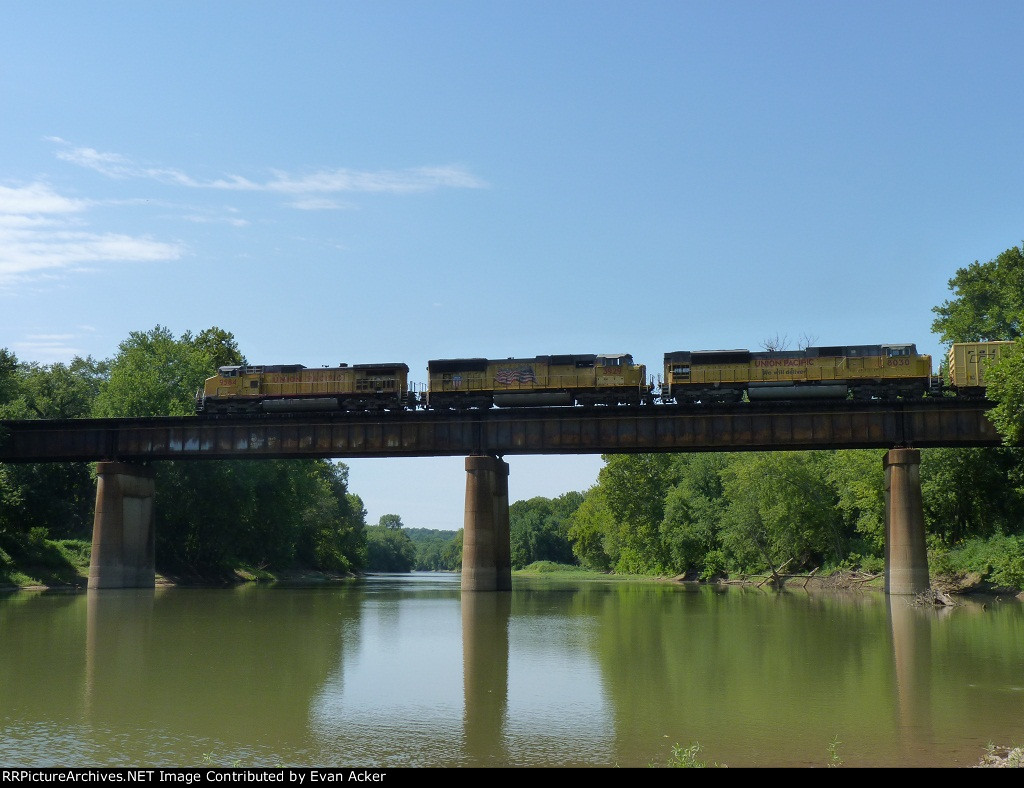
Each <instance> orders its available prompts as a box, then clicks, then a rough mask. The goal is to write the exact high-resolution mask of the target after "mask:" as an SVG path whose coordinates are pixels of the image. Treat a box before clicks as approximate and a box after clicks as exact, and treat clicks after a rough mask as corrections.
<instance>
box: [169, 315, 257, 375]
mask: <svg viewBox="0 0 1024 788" xmlns="http://www.w3.org/2000/svg"><path fill="white" fill-rule="evenodd" d="M182 341H184V342H186V343H188V344H189V345H191V346H192V347H194V348H195V349H196V350H199V351H201V352H203V353H205V354H206V355H207V356H209V358H210V362H211V364H212V365H213V369H214V370H216V369H217V368H218V367H231V366H235V365H238V364H245V363H247V362H246V360H245V356H243V355H242V351H241V350H239V349H238V342H236V341H235V336H234V334H232V333H230V332H229V331H225V330H224V329H222V328H218V327H217V326H213V327H212V328H207V329H204V330H203V331H200V332H199V333H198V334H196V335H195V336H194V337H193V336H192V334H191V333H190V332H188V331H186V332H185V334H184V335H182Z"/></svg>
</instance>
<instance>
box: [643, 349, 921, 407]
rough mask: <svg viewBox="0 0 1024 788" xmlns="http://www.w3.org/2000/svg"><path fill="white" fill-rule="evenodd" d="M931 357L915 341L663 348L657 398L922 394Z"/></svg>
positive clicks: (683, 400)
mask: <svg viewBox="0 0 1024 788" xmlns="http://www.w3.org/2000/svg"><path fill="white" fill-rule="evenodd" d="M931 370H932V360H931V356H927V355H920V354H918V352H917V347H916V346H915V345H913V344H893V345H844V346H830V347H809V348H805V349H804V350H780V351H765V352H752V351H749V350H701V351H688V350H684V351H676V352H673V353H666V354H665V372H664V380H663V382H662V385H661V395H660V399H661V402H662V403H664V404H676V405H683V404H692V403H696V402H701V403H709V402H739V401H740V400H741V399H742V398H743V396H744V395H746V397H747V399H749V400H751V401H756V400H768V399H772V400H790V399H807V398H814V399H820V398H846V397H849V396H851V395H852V396H853V397H854V398H855V399H896V398H897V397H914V398H916V397H922V396H924V395H925V394H926V393H927V392H928V391H929V389H931V388H932V386H933V383H932V375H931Z"/></svg>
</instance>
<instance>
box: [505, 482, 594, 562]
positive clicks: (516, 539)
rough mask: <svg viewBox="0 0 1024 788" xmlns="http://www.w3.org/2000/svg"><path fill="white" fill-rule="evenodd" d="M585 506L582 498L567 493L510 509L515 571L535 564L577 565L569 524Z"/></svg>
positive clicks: (519, 504)
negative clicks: (574, 515)
mask: <svg viewBox="0 0 1024 788" xmlns="http://www.w3.org/2000/svg"><path fill="white" fill-rule="evenodd" d="M582 502H583V494H582V493H578V492H568V493H565V494H563V495H561V496H559V497H558V498H554V499H551V498H542V497H537V498H531V499H530V500H528V501H516V502H515V503H513V504H512V505H511V506H510V507H509V535H510V542H511V544H510V546H511V558H512V568H513V569H522V568H524V567H526V566H529V565H530V564H532V563H533V562H535V561H554V562H555V563H560V564H574V563H576V559H575V556H574V555H573V550H572V544H571V543H570V541H569V522H570V518H571V516H572V514H573V513H574V512H575V511H576V510H577V509H578V508H579V507H580V504H581V503H582Z"/></svg>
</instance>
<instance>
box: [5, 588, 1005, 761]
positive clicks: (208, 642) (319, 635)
mask: <svg viewBox="0 0 1024 788" xmlns="http://www.w3.org/2000/svg"><path fill="white" fill-rule="evenodd" d="M985 602H986V603H985V604H982V602H980V601H973V602H972V601H968V600H964V601H962V602H961V604H959V605H957V606H956V607H953V608H942V609H933V608H931V607H917V606H914V605H912V604H911V603H910V600H907V599H901V598H892V599H887V598H886V597H884V596H882V595H881V594H877V593H874V592H861V593H856V592H851V593H841V592H824V591H817V592H805V591H801V590H791V591H785V592H774V591H766V590H762V589H751V588H736V587H709V586H703V587H700V586H689V585H678V584H671V583H657V582H628V581H617V580H608V581H580V582H571V583H570V582H566V581H550V580H544V579H543V578H525V577H519V576H517V577H515V578H514V581H513V590H512V591H511V592H509V593H475V594H465V595H464V594H461V593H460V589H459V577H458V576H457V575H445V574H429V573H418V574H413V575H405V576H400V575H377V576H370V577H368V578H364V579H361V580H354V581H351V582H345V583H343V584H340V585H332V586H322V587H311V588H283V587H279V586H278V587H267V586H258V585H253V584H250V585H246V586H243V587H238V588H230V589H198V588H160V589H156V590H153V591H102V592H90V593H77V594H74V593H39V592H24V591H22V592H17V593H12V594H7V595H4V596H0V766H5V767H16V766H17V767H23V766H24V767H29V766H139V767H142V766H164V767H168V766H202V765H214V766H231V765H241V766H247V767H256V766H279V765H281V766H323V767H327V766H340V767H363V766H366V767H381V768H396V767H477V766H495V767H504V766H513V767H539V766H580V767H613V766H619V767H647V766H660V765H666V764H668V763H669V761H670V760H671V759H672V756H673V746H679V747H683V748H686V747H691V746H694V745H699V747H700V750H699V752H698V753H697V758H698V759H699V760H701V761H705V762H707V763H708V764H713V763H717V764H721V765H728V766H732V767H751V766H763V767H777V766H791V767H794V766H795V767H822V766H829V765H840V764H841V765H844V766H971V765H974V764H976V763H977V762H978V760H979V759H980V758H981V756H982V755H983V753H984V751H985V746H986V745H987V744H989V743H994V744H1000V745H1013V744H1020V743H1022V742H1024V604H1022V603H1021V602H1020V601H1018V600H1016V599H1005V600H998V601H997V600H992V599H989V600H985Z"/></svg>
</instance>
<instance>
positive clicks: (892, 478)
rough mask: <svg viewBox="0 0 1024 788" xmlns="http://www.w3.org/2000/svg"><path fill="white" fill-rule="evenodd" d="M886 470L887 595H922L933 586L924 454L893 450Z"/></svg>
mask: <svg viewBox="0 0 1024 788" xmlns="http://www.w3.org/2000/svg"><path fill="white" fill-rule="evenodd" d="M883 466H884V467H885V593H887V594H893V595H899V594H920V593H921V592H923V591H927V590H928V587H929V585H930V581H929V578H928V552H927V549H926V547H925V540H924V507H923V505H922V503H921V452H920V451H918V450H917V449H890V450H889V452H888V453H887V454H886V455H885V459H884V460H883Z"/></svg>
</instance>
